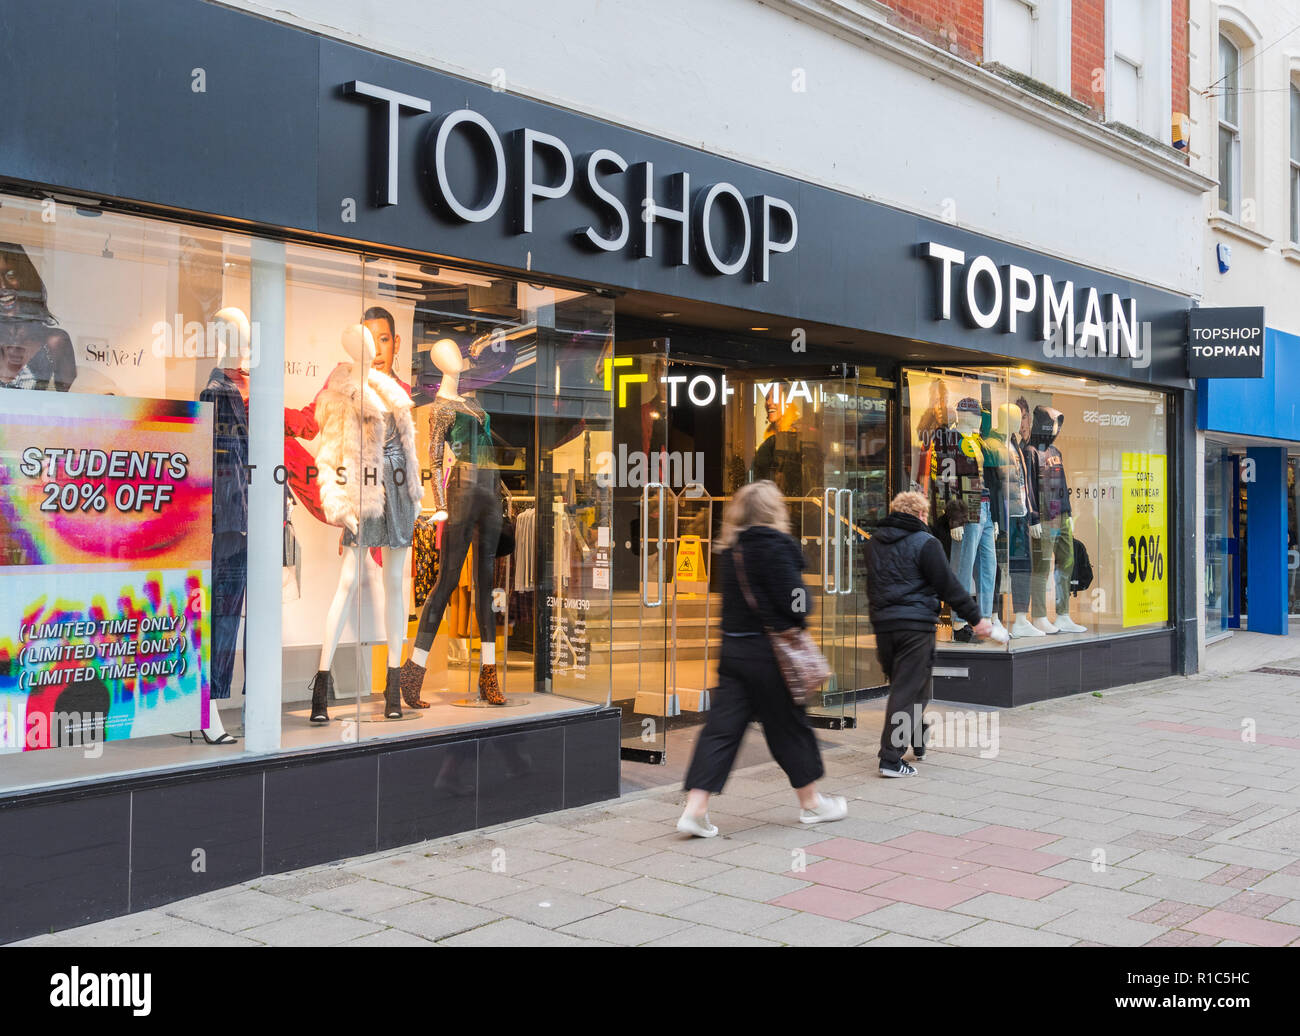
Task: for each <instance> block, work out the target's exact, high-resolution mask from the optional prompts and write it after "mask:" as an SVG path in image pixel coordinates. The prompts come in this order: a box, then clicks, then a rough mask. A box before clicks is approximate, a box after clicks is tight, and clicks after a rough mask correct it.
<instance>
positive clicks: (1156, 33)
mask: <svg viewBox="0 0 1300 1036" xmlns="http://www.w3.org/2000/svg"><path fill="white" fill-rule="evenodd" d="M1171 24H1172V15H1171V13H1170V7H1169V0H1110V2H1109V3H1107V5H1106V81H1107V82H1106V118H1107V119H1108V120H1109V121H1111V122H1121V123H1123V124H1124V125H1126V126H1132V127H1133V128H1134V129H1136V130H1141V131H1142V132H1143V133H1145V134H1147V135H1148V136H1151V137H1155V138H1157V139H1158V140H1164V139H1166V137H1167V135H1168V120H1169V113H1170V111H1171V109H1172V102H1171V98H1170V90H1171V78H1172V73H1171V46H1172V39H1171V36H1172V28H1171Z"/></svg>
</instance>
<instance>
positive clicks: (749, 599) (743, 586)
mask: <svg viewBox="0 0 1300 1036" xmlns="http://www.w3.org/2000/svg"><path fill="white" fill-rule="evenodd" d="M744 557H745V553H744V550H743V548H742V547H741V545H740V539H739V537H737V539H736V542H735V543H733V544H732V546H731V561H732V564H734V565H735V566H736V579H737V580H738V581H739V582H740V591H741V593H743V594H744V595H745V603H746V604H748V605H749V609H750V611H752V612H753V613H754V614H755V615H757V616H758V619H759V621H760V622H761V623H762V624H763V629H764V630H766V631H769V632H770V631H771V628H772V627H771V626H770V625H769V623H768V621H767V620H766V619H764V618H763V612H762V611H761V610H760V609H759V607H758V602H757V601H755V600H754V594H753V592H752V591H751V590H750V589H749V580H748V579H746V578H745V561H744Z"/></svg>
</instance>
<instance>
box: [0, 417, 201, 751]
mask: <svg viewBox="0 0 1300 1036" xmlns="http://www.w3.org/2000/svg"><path fill="white" fill-rule="evenodd" d="M4 411H5V415H4V421H3V424H0V568H2V569H3V578H4V581H5V593H4V594H3V596H2V597H0V751H31V750H34V749H40V748H51V747H61V746H65V745H77V744H86V743H90V742H92V741H100V740H106V741H115V740H122V739H125V738H131V737H146V736H150V735H155V734H163V733H170V732H174V731H182V730H191V729H194V728H197V727H201V726H204V725H205V724H206V723H207V718H208V717H207V710H208V690H209V687H208V659H209V636H210V633H209V631H210V625H209V609H208V601H209V599H210V594H211V549H212V548H211V544H212V407H211V405H210V404H207V403H198V402H189V401H177V400H145V399H124V398H119V397H112V396H90V395H57V396H56V395H55V394H53V393H48V394H47V393H40V394H36V393H31V394H29V393H10V394H7V397H6V398H5V399H4Z"/></svg>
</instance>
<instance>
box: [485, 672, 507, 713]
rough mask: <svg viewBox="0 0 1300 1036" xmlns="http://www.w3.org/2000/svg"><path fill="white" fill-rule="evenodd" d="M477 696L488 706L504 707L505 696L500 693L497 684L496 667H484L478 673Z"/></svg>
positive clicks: (499, 686)
mask: <svg viewBox="0 0 1300 1036" xmlns="http://www.w3.org/2000/svg"><path fill="white" fill-rule="evenodd" d="M478 696H479V697H480V698H482V699H483V700H484V701H485V702H487V703H488V704H489V705H504V704H505V703H506V696H505V695H504V694H502V693H501V685H500V684H499V683H497V667H496V666H494V665H485V666H483V667H481V668H480V669H479V671H478Z"/></svg>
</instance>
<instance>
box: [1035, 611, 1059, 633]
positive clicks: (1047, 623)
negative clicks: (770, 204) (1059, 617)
mask: <svg viewBox="0 0 1300 1036" xmlns="http://www.w3.org/2000/svg"><path fill="white" fill-rule="evenodd" d="M1034 628H1035V629H1040V630H1042V631H1043V632H1044V633H1046V634H1048V635H1051V634H1053V633H1060V632H1061V631H1060V630H1059V629H1057V628H1056V627H1055V626H1053V625H1052V620H1051V619H1049V618H1048V617H1047V616H1046V615H1040V616H1039V617H1038V618H1037V619H1035V620H1034Z"/></svg>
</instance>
